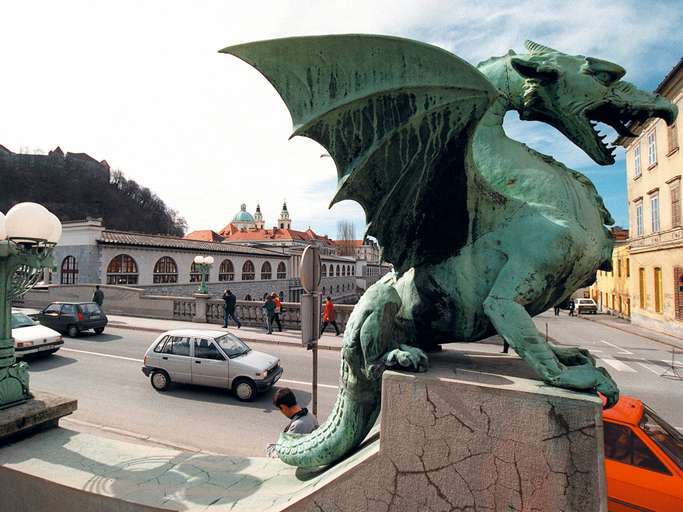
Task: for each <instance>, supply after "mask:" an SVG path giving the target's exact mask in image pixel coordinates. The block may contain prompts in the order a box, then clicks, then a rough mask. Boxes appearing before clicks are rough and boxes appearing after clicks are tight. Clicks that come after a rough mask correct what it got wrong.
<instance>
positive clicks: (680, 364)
mask: <svg viewBox="0 0 683 512" xmlns="http://www.w3.org/2000/svg"><path fill="white" fill-rule="evenodd" d="M662 361H663V362H665V363H666V365H667V366H671V365H672V363H671V359H662ZM673 366H681V367H683V363H679V362H678V361H674V362H673Z"/></svg>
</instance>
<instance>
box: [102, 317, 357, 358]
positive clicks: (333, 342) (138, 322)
mask: <svg viewBox="0 0 683 512" xmlns="http://www.w3.org/2000/svg"><path fill="white" fill-rule="evenodd" d="M107 317H108V318H109V327H114V328H116V329H131V330H134V331H149V332H154V333H162V332H164V331H170V330H172V329H204V330H208V329H214V330H218V331H221V330H225V329H223V328H222V327H221V326H220V325H219V324H204V323H195V322H185V321H181V320H161V319H157V318H141V317H135V316H123V315H107ZM228 329H229V331H230V332H232V333H234V334H236V335H237V336H239V337H240V339H242V340H244V341H247V342H252V343H268V344H272V345H291V346H296V347H300V348H303V346H302V344H301V331H290V330H286V331H284V332H278V331H273V334H267V333H266V330H265V328H259V327H247V326H243V327H242V328H241V329H238V328H237V326H235V324H234V322H231V323H230V327H229V328H228ZM328 331H332V329H331V328H328ZM328 331H326V332H325V334H323V335H322V336H321V337H320V340H318V348H319V349H322V350H341V345H342V338H343V336H342V335H341V334H340V335H339V336H335V335H334V332H328Z"/></svg>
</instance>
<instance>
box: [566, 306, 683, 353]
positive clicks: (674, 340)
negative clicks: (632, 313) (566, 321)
mask: <svg viewBox="0 0 683 512" xmlns="http://www.w3.org/2000/svg"><path fill="white" fill-rule="evenodd" d="M577 318H581V319H583V320H589V321H591V322H596V323H599V324H602V325H606V326H608V327H611V328H613V329H618V330H620V331H623V332H627V333H629V334H634V335H636V336H640V337H642V338H646V339H648V340H651V341H656V342H657V343H662V344H663V345H667V346H669V347H672V348H675V349H678V350H683V338H679V337H678V336H672V335H671V334H665V333H663V332H658V331H653V330H652V329H648V328H646V327H640V326H638V325H633V324H631V322H629V321H628V320H624V319H623V318H618V317H616V316H612V315H606V314H598V315H578V316H577Z"/></svg>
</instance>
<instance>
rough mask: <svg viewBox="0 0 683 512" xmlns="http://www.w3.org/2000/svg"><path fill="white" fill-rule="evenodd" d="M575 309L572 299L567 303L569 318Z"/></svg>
mask: <svg viewBox="0 0 683 512" xmlns="http://www.w3.org/2000/svg"><path fill="white" fill-rule="evenodd" d="M575 309H576V304H575V303H574V299H572V300H570V301H569V316H574V310H575Z"/></svg>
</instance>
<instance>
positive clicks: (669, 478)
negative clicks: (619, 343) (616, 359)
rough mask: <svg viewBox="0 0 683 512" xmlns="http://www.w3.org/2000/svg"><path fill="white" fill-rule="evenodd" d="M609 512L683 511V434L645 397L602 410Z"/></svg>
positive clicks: (620, 402) (623, 400)
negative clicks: (645, 401) (655, 410)
mask: <svg viewBox="0 0 683 512" xmlns="http://www.w3.org/2000/svg"><path fill="white" fill-rule="evenodd" d="M602 419H603V425H604V432H605V472H606V475H607V508H608V510H609V511H610V512H622V511H624V512H626V511H628V512H633V511H639V512H682V511H683V435H681V433H680V432H678V431H677V430H676V429H675V428H673V427H672V426H671V425H669V424H668V423H666V422H665V421H664V420H663V419H661V418H660V417H659V416H657V415H656V414H655V412H654V411H653V410H652V409H650V408H649V407H648V406H647V405H645V404H644V403H643V402H641V401H640V400H637V399H635V398H631V397H628V396H622V397H621V398H620V399H619V402H617V404H616V405H615V406H614V407H612V408H611V409H606V410H604V411H603V413H602Z"/></svg>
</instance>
